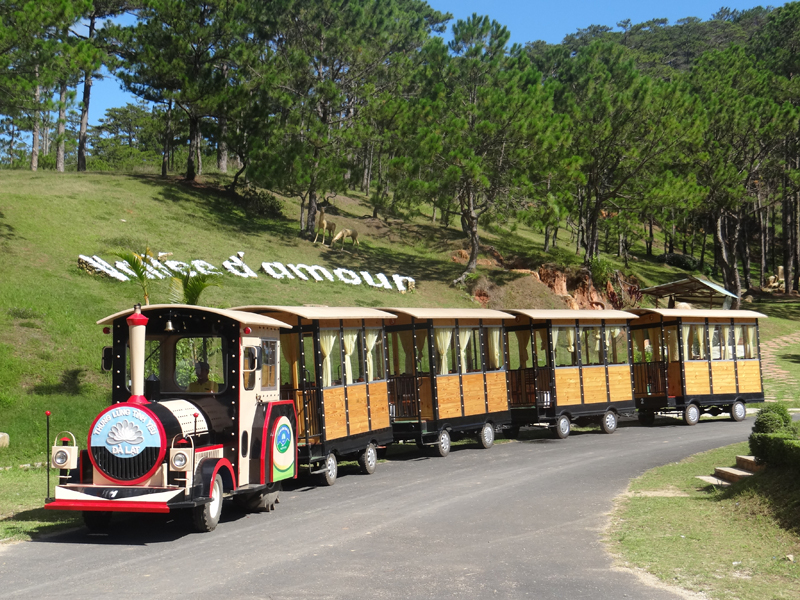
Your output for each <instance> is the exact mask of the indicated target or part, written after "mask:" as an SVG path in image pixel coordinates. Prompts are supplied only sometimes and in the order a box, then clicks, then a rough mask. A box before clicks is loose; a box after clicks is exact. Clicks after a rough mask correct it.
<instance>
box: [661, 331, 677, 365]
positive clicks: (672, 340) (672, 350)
mask: <svg viewBox="0 0 800 600" xmlns="http://www.w3.org/2000/svg"><path fill="white" fill-rule="evenodd" d="M664 335H666V337H667V360H669V362H680V360H681V355H680V353H679V352H678V349H679V347H680V346H679V345H680V342H679V339H678V326H677V325H670V326H669V327H665V328H664Z"/></svg>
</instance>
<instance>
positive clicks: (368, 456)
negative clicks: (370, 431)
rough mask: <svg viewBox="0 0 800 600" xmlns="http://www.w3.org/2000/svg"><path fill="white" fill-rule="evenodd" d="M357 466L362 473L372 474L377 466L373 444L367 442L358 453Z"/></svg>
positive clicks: (376, 451)
mask: <svg viewBox="0 0 800 600" xmlns="http://www.w3.org/2000/svg"><path fill="white" fill-rule="evenodd" d="M358 466H359V467H360V468H361V472H362V473H363V474H364V475H372V474H373V473H374V472H375V468H376V467H377V466H378V450H377V448H375V444H367V447H366V448H365V449H364V450H362V451H361V452H360V453H359V455H358Z"/></svg>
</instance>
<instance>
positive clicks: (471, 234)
mask: <svg viewBox="0 0 800 600" xmlns="http://www.w3.org/2000/svg"><path fill="white" fill-rule="evenodd" d="M464 195H465V196H466V198H465V200H466V202H462V203H461V221H462V223H464V224H465V229H466V233H467V236H468V238H469V261H468V262H467V268H466V269H465V270H464V272H463V273H462V274H461V276H460V277H459V278H458V279H455V280H454V281H453V285H461V284H463V283H464V282H465V281H466V280H467V275H469V274H470V273H474V272H475V269H476V268H477V266H478V253H479V252H480V247H481V240H480V237H479V236H478V215H476V214H475V196H474V193H473V192H472V190H469V191H467V192H465V193H464Z"/></svg>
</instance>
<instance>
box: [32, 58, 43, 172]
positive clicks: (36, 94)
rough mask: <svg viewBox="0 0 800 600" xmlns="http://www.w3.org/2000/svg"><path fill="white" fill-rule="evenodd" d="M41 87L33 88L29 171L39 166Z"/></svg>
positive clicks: (37, 71)
mask: <svg viewBox="0 0 800 600" xmlns="http://www.w3.org/2000/svg"><path fill="white" fill-rule="evenodd" d="M34 74H35V75H36V78H37V79H38V78H39V67H38V65H37V66H36V67H35V68H34ZM41 95H42V88H41V87H40V86H39V85H37V86H36V87H35V88H34V90H33V102H34V109H33V132H32V134H33V139H32V140H31V171H36V170H37V169H38V168H39V102H40V100H41Z"/></svg>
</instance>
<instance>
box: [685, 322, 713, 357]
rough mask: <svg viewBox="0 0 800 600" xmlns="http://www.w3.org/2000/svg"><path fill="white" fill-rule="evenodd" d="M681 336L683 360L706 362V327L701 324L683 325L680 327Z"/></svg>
mask: <svg viewBox="0 0 800 600" xmlns="http://www.w3.org/2000/svg"><path fill="white" fill-rule="evenodd" d="M681 335H682V336H683V357H684V360H706V357H707V353H706V326H705V324H701V323H683V324H682V325H681Z"/></svg>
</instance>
